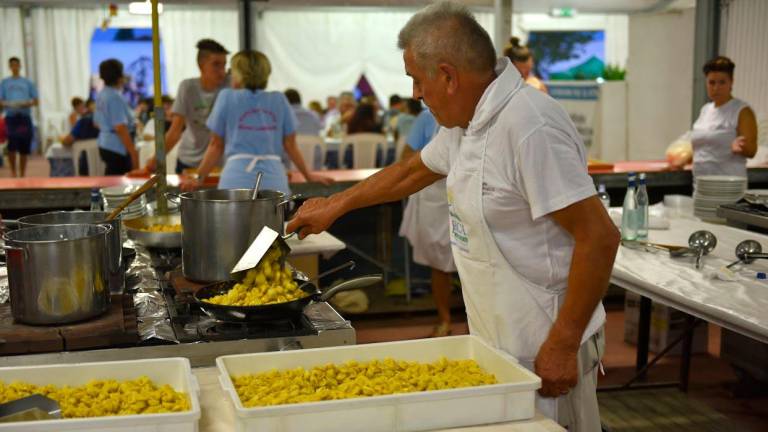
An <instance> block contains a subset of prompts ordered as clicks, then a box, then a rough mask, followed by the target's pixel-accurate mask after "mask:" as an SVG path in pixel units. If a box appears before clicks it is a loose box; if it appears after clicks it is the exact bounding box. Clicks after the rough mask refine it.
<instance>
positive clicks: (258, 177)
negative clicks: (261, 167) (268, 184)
mask: <svg viewBox="0 0 768 432" xmlns="http://www.w3.org/2000/svg"><path fill="white" fill-rule="evenodd" d="M263 175H264V173H263V172H261V171H259V172H257V173H256V182H255V183H254V185H253V194H252V195H251V200H252V201H255V200H256V198H258V197H259V186H261V177H262V176H263Z"/></svg>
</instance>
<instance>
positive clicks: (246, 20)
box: [237, 0, 253, 50]
mask: <svg viewBox="0 0 768 432" xmlns="http://www.w3.org/2000/svg"><path fill="white" fill-rule="evenodd" d="M237 4H238V10H237V13H238V19H239V21H240V49H241V50H250V49H253V16H252V14H253V10H252V9H251V0H238V2H237Z"/></svg>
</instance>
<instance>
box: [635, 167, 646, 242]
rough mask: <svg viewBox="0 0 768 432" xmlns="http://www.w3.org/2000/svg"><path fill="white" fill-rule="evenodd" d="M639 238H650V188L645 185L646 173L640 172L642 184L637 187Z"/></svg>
mask: <svg viewBox="0 0 768 432" xmlns="http://www.w3.org/2000/svg"><path fill="white" fill-rule="evenodd" d="M635 200H636V201H637V239H638V240H647V239H648V189H647V188H646V186H645V173H640V185H639V186H638V187H637V197H636V198H635Z"/></svg>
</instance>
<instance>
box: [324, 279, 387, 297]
mask: <svg viewBox="0 0 768 432" xmlns="http://www.w3.org/2000/svg"><path fill="white" fill-rule="evenodd" d="M382 279H383V277H382V275H380V274H376V275H369V276H363V277H359V278H355V279H350V280H348V281H346V282H342V283H340V284H338V285H336V286H335V287H333V288H331V289H329V290H328V291H326V292H324V293H322V294H321V295H320V301H322V302H324V301H328V300H330V299H331V298H333V296H335V295H336V294H338V293H340V292H342V291H351V290H354V289H358V288H365V287H367V286H370V285H373V284H375V283H379V282H381V280H382Z"/></svg>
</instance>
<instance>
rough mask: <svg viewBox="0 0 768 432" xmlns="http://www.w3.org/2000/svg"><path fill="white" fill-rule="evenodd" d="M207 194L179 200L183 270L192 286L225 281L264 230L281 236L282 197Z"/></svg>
mask: <svg viewBox="0 0 768 432" xmlns="http://www.w3.org/2000/svg"><path fill="white" fill-rule="evenodd" d="M252 193H253V190H252V189H221V190H218V189H210V190H201V191H195V192H185V193H183V194H181V195H179V198H180V200H181V227H182V238H181V241H182V247H183V249H182V270H183V273H184V277H186V278H188V279H192V280H195V281H203V282H213V281H222V280H228V279H229V278H230V274H229V272H230V271H231V270H232V267H234V265H235V264H236V263H237V261H238V260H239V259H240V257H241V256H242V255H243V253H245V251H246V250H247V249H248V246H250V244H251V242H253V239H255V238H256V236H257V235H258V234H259V232H260V231H261V229H262V228H263V227H264V226H268V227H270V228H272V229H273V230H275V231H277V232H278V233H282V232H283V222H284V205H285V204H286V203H287V202H289V201H290V199H289V200H285V195H284V194H283V193H282V192H277V191H270V190H263V191H259V195H258V197H257V198H256V199H255V200H254V199H251V198H252Z"/></svg>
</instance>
